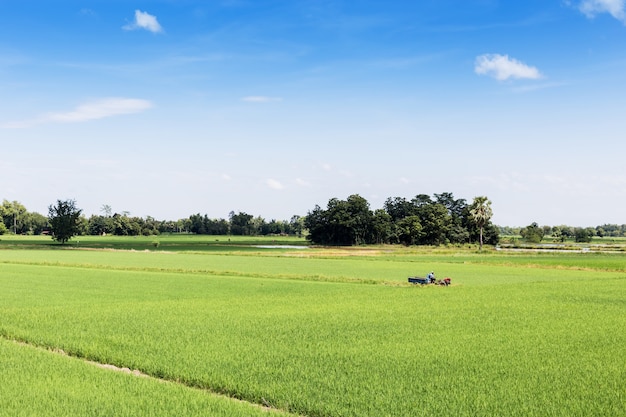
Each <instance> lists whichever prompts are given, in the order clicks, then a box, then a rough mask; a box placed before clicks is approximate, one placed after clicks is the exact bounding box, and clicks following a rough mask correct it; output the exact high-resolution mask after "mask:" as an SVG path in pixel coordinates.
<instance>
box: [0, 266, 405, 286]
mask: <svg viewBox="0 0 626 417" xmlns="http://www.w3.org/2000/svg"><path fill="white" fill-rule="evenodd" d="M0 264H5V265H24V266H45V267H59V268H75V269H89V270H103V269H105V270H108V271H121V272H153V273H164V274H167V273H169V274H194V275H203V274H206V275H212V276H216V277H239V278H262V279H277V280H283V281H309V282H328V283H337V284H367V285H399V284H400V282H399V281H389V280H376V279H366V278H354V277H346V276H338V277H331V276H325V275H295V274H280V275H273V274H262V273H247V272H239V271H223V270H222V271H216V270H211V269H181V268H153V267H152V268H151V267H145V268H143V267H142V268H137V267H122V266H112V265H100V264H73V263H65V262H28V261H8V260H5V261H0Z"/></svg>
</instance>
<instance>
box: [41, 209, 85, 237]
mask: <svg viewBox="0 0 626 417" xmlns="http://www.w3.org/2000/svg"><path fill="white" fill-rule="evenodd" d="M81 212H82V210H80V209H79V208H77V207H76V202H75V201H74V200H64V201H62V200H57V202H56V205H50V206H49V207H48V221H49V222H50V229H51V230H52V238H53V239H54V240H56V241H57V242H61V244H65V242H67V241H68V240H70V239H71V238H72V237H73V236H76V235H78V234H79V232H80V214H81Z"/></svg>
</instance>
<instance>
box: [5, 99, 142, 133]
mask: <svg viewBox="0 0 626 417" xmlns="http://www.w3.org/2000/svg"><path fill="white" fill-rule="evenodd" d="M151 107H152V103H151V102H150V101H148V100H141V99H136V98H120V97H111V98H104V99H101V100H97V101H92V102H89V103H85V104H81V105H80V106H78V107H76V108H75V109H74V110H72V111H68V112H63V113H48V114H45V115H43V116H41V117H39V118H37V119H34V120H27V121H21V122H11V123H7V124H4V125H2V127H4V128H14V129H18V128H27V127H32V126H36V125H40V124H45V123H78V122H85V121H88V120H96V119H104V118H106V117H112V116H118V115H122V114H132V113H139V112H142V111H144V110H147V109H149V108H151Z"/></svg>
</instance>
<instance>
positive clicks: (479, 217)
mask: <svg viewBox="0 0 626 417" xmlns="http://www.w3.org/2000/svg"><path fill="white" fill-rule="evenodd" d="M470 215H471V216H472V219H473V220H474V222H476V225H477V226H478V227H479V228H480V250H482V249H483V233H484V229H485V226H486V225H487V224H489V221H490V220H491V216H493V210H491V201H489V199H488V198H487V197H485V196H480V197H475V198H474V201H473V202H472V204H471V205H470Z"/></svg>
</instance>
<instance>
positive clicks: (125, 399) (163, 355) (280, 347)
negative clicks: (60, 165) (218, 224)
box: [0, 236, 626, 417]
mask: <svg viewBox="0 0 626 417" xmlns="http://www.w3.org/2000/svg"><path fill="white" fill-rule="evenodd" d="M228 239H229V238H228V237H221V238H217V239H216V238H211V239H209V238H207V237H193V236H174V237H159V238H125V239H122V238H113V237H111V238H109V237H106V238H101V237H97V238H82V237H81V238H79V240H80V241H79V242H75V241H72V243H71V244H69V245H65V247H61V246H58V245H54V244H51V241H50V239H49V238H47V239H45V240H44V239H40V238H26V237H22V238H18V237H11V238H6V237H4V236H3V237H2V240H1V241H0V381H2V383H0V415H1V416H76V415H81V416H181V415H185V416H259V415H281V416H432V415H444V416H542V417H543V416H626V254H624V253H600V252H593V253H589V252H588V253H580V252H570V253H561V252H554V253H553V252H550V253H536V252H523V253H517V252H516V253H511V252H503V251H495V250H493V249H487V250H484V251H482V252H478V251H476V250H475V249H474V248H403V247H390V246H387V247H358V248H304V247H300V245H303V244H304V242H303V241H302V240H298V239H292V238H289V239H287V238H275V239H254V240H246V239H234V238H232V239H231V240H230V241H229V240H228ZM431 270H434V271H435V273H436V275H437V276H438V277H439V278H443V277H445V276H448V277H450V278H451V279H452V285H451V286H449V287H440V286H414V285H410V284H408V283H407V277H408V276H414V275H422V276H423V275H425V274H426V273H427V272H429V271H431Z"/></svg>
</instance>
